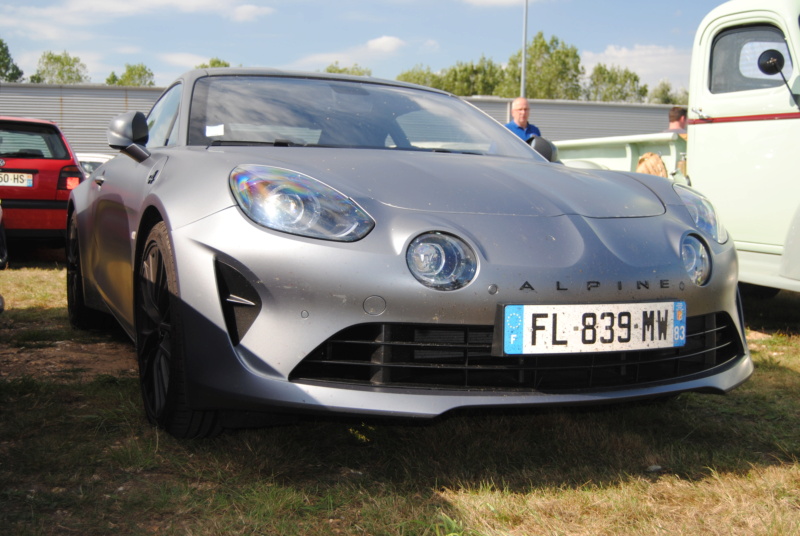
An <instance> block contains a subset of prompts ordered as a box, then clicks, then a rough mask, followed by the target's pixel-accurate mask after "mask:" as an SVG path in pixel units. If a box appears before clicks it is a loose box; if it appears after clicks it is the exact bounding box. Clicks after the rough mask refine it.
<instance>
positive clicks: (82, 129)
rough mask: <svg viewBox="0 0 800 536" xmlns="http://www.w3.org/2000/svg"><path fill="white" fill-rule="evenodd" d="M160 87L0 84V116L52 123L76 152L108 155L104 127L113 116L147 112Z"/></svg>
mask: <svg viewBox="0 0 800 536" xmlns="http://www.w3.org/2000/svg"><path fill="white" fill-rule="evenodd" d="M162 91H163V88H128V87H112V86H101V85H97V86H94V85H64V86H56V85H49V84H7V83H2V84H0V115H11V116H17V117H36V118H39V119H48V120H50V121H55V122H56V123H58V126H59V127H61V130H63V131H64V135H65V136H66V137H67V140H68V141H69V144H70V146H71V147H72V150H73V151H75V152H89V153H110V154H113V153H114V152H115V151H114V150H113V149H111V148H109V146H108V143H107V142H106V128H107V127H108V123H109V121H111V118H113V117H114V116H116V115H119V114H121V113H124V112H128V111H132V110H141V111H144V112H147V111H148V110H150V107H151V106H152V105H153V103H154V102H155V101H156V99H157V98H158V96H159V95H160V94H161V92H162Z"/></svg>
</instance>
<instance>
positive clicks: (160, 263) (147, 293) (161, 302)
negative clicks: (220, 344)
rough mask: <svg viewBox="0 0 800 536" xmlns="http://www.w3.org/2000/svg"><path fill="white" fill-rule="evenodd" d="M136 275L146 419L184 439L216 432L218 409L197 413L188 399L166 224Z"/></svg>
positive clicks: (150, 240) (158, 228) (151, 238)
mask: <svg viewBox="0 0 800 536" xmlns="http://www.w3.org/2000/svg"><path fill="white" fill-rule="evenodd" d="M137 273H138V277H137V281H136V353H137V357H138V361H139V383H140V386H141V390H142V399H143V401H144V406H145V411H146V413H147V418H148V419H149V420H150V422H152V423H153V424H156V425H158V426H160V427H162V428H164V429H165V430H167V432H169V433H170V434H172V435H174V436H176V437H180V438H191V437H208V436H212V435H216V434H218V433H219V432H220V431H221V428H220V426H219V424H218V421H219V419H218V418H217V414H216V412H213V411H195V410H193V409H191V408H190V407H189V405H188V402H187V399H186V387H185V373H184V367H185V361H186V360H185V355H184V346H183V324H182V323H181V315H180V297H179V295H178V284H177V275H176V270H175V260H174V257H173V254H172V246H171V243H170V240H169V235H168V233H167V227H166V225H165V224H164V222H159V223H158V224H156V225H155V226H154V227H153V229H152V230H151V231H150V233H149V235H148V236H147V240H146V241H145V245H144V249H143V251H142V255H141V258H140V261H139V266H138V270H137Z"/></svg>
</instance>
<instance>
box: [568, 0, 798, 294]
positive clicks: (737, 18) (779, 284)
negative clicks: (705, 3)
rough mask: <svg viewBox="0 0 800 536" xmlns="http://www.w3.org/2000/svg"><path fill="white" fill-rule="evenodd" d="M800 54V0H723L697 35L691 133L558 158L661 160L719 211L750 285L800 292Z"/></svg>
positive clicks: (631, 165)
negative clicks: (652, 154)
mask: <svg viewBox="0 0 800 536" xmlns="http://www.w3.org/2000/svg"><path fill="white" fill-rule="evenodd" d="M798 57H800V0H733V1H730V2H727V3H725V4H722V5H720V6H719V7H717V8H715V9H714V10H712V11H711V12H710V13H709V14H708V15H706V17H705V18H704V19H703V21H702V23H701V24H700V27H699V28H698V30H697V34H696V36H695V40H694V49H693V51H692V62H691V73H690V81H689V107H688V109H689V113H688V129H687V130H688V133H687V134H686V135H684V136H681V135H678V134H674V133H659V134H650V135H644V136H622V137H613V138H593V139H586V140H568V141H560V142H556V144H555V145H556V146H557V147H558V155H559V158H560V160H561V161H562V162H563V163H564V164H566V165H568V166H575V167H600V168H607V169H616V170H627V171H635V170H636V168H637V163H638V160H639V158H640V156H642V155H643V154H644V153H646V152H655V153H656V154H659V155H660V156H661V157H662V160H663V163H664V165H665V167H666V169H667V175H668V176H671V177H673V179H674V180H676V181H688V182H690V183H691V185H692V186H693V187H694V188H696V189H697V190H699V191H701V192H702V193H703V194H705V195H706V196H707V197H708V198H709V199H710V200H711V202H712V203H713V204H714V206H715V207H716V208H717V211H718V212H719V214H720V217H721V218H722V222H723V224H724V225H725V227H726V228H727V229H728V232H729V234H730V236H731V237H732V238H733V240H734V241H735V244H736V249H737V250H738V253H739V280H740V281H741V282H744V283H749V284H751V285H758V286H761V287H768V289H764V290H769V289H786V290H791V291H795V292H800V95H798V94H800V75H799V74H798V71H797V69H795V68H794V63H795V62H796V61H797V58H798ZM666 115H667V114H666V112H665V114H664V123H665V128H666V122H667V118H666ZM684 159H685V162H683V160H684ZM684 171H685V174H684Z"/></svg>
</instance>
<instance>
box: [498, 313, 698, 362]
mask: <svg viewBox="0 0 800 536" xmlns="http://www.w3.org/2000/svg"><path fill="white" fill-rule="evenodd" d="M503 320H504V323H503V349H504V351H505V353H506V354H508V355H521V354H566V353H577V352H619V351H627V350H647V349H652V348H670V347H673V346H683V345H684V344H686V302H682V301H677V302H651V303H611V304H592V305H506V306H505V308H504V313H503Z"/></svg>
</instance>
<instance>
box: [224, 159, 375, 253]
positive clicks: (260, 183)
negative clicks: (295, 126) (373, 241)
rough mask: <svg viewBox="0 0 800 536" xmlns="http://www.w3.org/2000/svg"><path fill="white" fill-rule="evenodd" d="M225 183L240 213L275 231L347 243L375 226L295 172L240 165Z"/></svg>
mask: <svg viewBox="0 0 800 536" xmlns="http://www.w3.org/2000/svg"><path fill="white" fill-rule="evenodd" d="M230 185H231V190H232V191H233V197H234V198H235V199H236V202H237V203H238V204H239V206H240V207H241V208H242V210H243V211H244V213H245V214H247V216H248V217H249V218H250V219H251V220H253V221H254V222H256V223H257V224H259V225H263V226H264V227H268V228H270V229H274V230H276V231H282V232H284V233H291V234H296V235H300V236H307V237H310V238H321V239H323V240H336V241H340V242H353V241H355V240H359V239H361V238H364V237H365V236H366V235H367V234H368V233H369V232H370V231H371V230H372V228H373V227H374V226H375V222H374V221H373V220H372V218H370V217H369V215H368V214H367V213H366V212H364V211H363V210H362V209H361V207H359V206H358V205H356V204H355V203H354V202H353V201H352V200H351V199H349V198H347V197H345V196H344V195H342V194H340V193H339V192H337V191H336V190H334V189H333V188H330V187H329V186H326V185H325V184H322V183H321V182H319V181H317V180H315V179H312V178H311V177H309V176H308V175H303V174H302V173H298V172H296V171H290V170H288V169H282V168H276V167H272V166H261V165H242V166H238V167H236V168H235V169H234V170H233V171H231V175H230Z"/></svg>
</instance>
